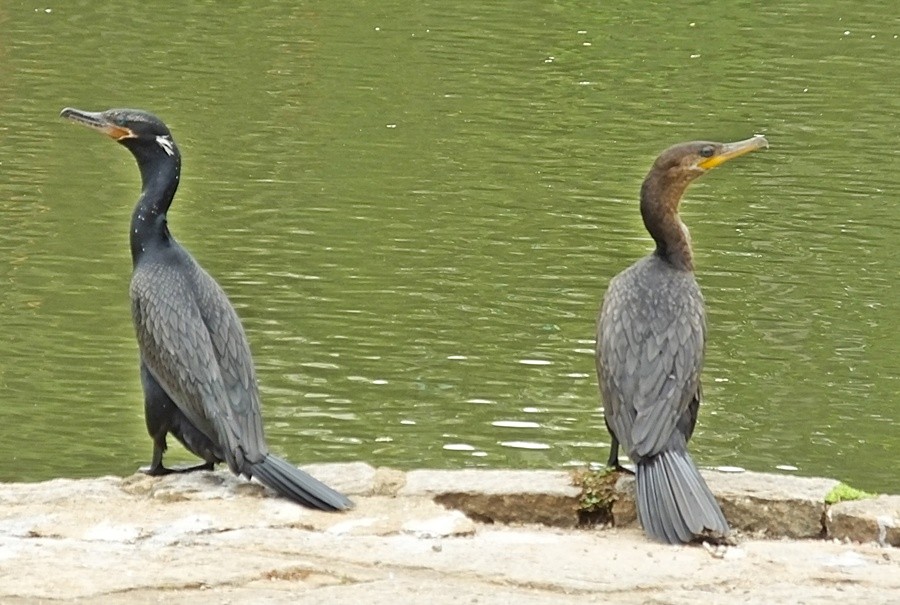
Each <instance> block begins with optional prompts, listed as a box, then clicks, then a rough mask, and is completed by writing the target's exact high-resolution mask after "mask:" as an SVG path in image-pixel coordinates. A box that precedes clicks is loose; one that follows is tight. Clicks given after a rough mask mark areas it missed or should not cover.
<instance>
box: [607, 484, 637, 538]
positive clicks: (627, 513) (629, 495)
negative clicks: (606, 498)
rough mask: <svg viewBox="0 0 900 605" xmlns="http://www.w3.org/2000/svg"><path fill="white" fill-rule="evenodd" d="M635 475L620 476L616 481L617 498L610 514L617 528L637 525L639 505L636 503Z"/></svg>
mask: <svg viewBox="0 0 900 605" xmlns="http://www.w3.org/2000/svg"><path fill="white" fill-rule="evenodd" d="M635 498H636V496H635V493H634V475H627V474H624V473H622V474H620V476H619V478H618V479H617V480H616V497H615V499H614V500H613V503H612V507H611V510H610V512H611V513H612V522H613V525H615V526H616V527H629V526H635V525H637V504H636V503H635Z"/></svg>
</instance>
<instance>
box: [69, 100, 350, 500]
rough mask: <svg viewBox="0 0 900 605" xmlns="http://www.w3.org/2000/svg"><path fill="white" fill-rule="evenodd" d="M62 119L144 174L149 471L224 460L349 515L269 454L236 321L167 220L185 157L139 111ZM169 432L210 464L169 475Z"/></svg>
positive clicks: (134, 242) (141, 306)
mask: <svg viewBox="0 0 900 605" xmlns="http://www.w3.org/2000/svg"><path fill="white" fill-rule="evenodd" d="M60 115H61V117H64V118H68V119H70V120H73V121H75V122H78V123H79V124H83V125H85V126H89V127H91V128H93V129H96V130H99V131H100V132H102V133H104V134H106V135H108V136H109V137H111V138H113V139H115V140H116V141H118V142H119V143H121V144H122V145H124V146H125V147H126V148H127V149H128V150H129V151H130V152H131V153H132V154H133V155H134V157H135V159H136V160H137V164H138V168H139V169H140V172H141V196H140V198H139V199H138V202H137V205H136V206H135V208H134V212H133V213H132V216H131V259H132V263H133V269H134V271H133V274H132V278H131V311H132V318H133V320H134V327H135V331H136V332H137V341H138V346H139V349H140V357H141V369H140V374H141V384H142V385H143V390H144V415H145V418H146V421H147V431H148V432H149V433H150V437H151V438H152V439H153V459H152V461H151V463H150V467H149V469H148V470H147V471H146V472H147V473H149V474H151V475H162V474H166V473H170V472H182V471H185V470H196V469H212V468H213V465H214V464H215V463H217V462H223V461H224V462H227V463H228V467H229V468H230V469H231V471H232V472H233V473H235V474H238V475H243V476H245V477H247V478H250V477H256V478H257V479H258V480H259V481H260V482H262V483H263V484H265V485H267V486H269V487H270V488H272V489H273V490H275V491H276V492H278V493H279V494H281V495H282V496H284V497H286V498H289V499H291V500H294V501H295V502H298V503H300V504H302V505H304V506H309V507H312V508H318V509H322V510H341V509H346V508H349V507H351V506H352V502H350V500H348V499H347V498H346V497H345V496H343V495H342V494H340V493H338V492H337V491H335V490H333V489H331V488H330V487H328V486H327V485H325V484H324V483H322V482H320V481H318V480H317V479H315V478H313V477H312V476H310V475H309V474H307V473H305V472H303V471H301V470H300V469H298V468H296V467H295V466H293V465H292V464H290V463H288V462H286V461H284V460H282V459H281V458H278V457H276V456H274V455H272V454H271V453H269V448H268V447H267V446H266V440H265V437H264V435H263V426H262V416H261V415H260V398H259V388H258V386H257V383H256V372H255V370H254V367H253V360H252V358H251V356H250V347H249V345H248V344H247V337H246V335H245V334H244V329H243V327H242V326H241V322H240V320H239V319H238V316H237V313H236V312H235V310H234V307H232V306H231V303H230V302H229V301H228V297H227V296H226V295H225V292H224V291H223V290H222V288H221V287H219V284H217V283H216V281H215V280H214V279H213V278H212V277H210V275H209V274H208V273H207V272H206V271H204V270H203V269H202V268H201V267H200V265H199V264H197V261H195V260H194V258H193V257H192V256H191V255H190V254H189V253H188V251H187V250H185V249H184V248H182V247H181V246H180V245H179V244H178V242H176V241H175V238H174V237H172V234H171V233H170V232H169V228H168V225H167V222H166V213H167V212H168V210H169V206H170V205H171V203H172V198H173V197H174V196H175V190H176V189H177V188H178V181H179V178H180V175H181V154H180V153H179V151H178V147H177V146H176V145H175V141H174V140H173V139H172V134H171V133H170V132H169V129H168V128H167V127H166V125H165V124H163V122H162V121H160V120H159V118H157V117H155V116H153V115H151V114H149V113H147V112H144V111H139V110H133V109H110V110H107V111H103V112H88V111H81V110H78V109H71V108H66V109H63V111H62V113H61V114H60ZM168 433H171V434H172V435H173V436H175V438H176V439H178V441H180V442H181V443H182V444H184V446H185V447H186V448H187V449H188V450H189V451H191V452H192V453H194V454H195V455H197V456H199V457H200V458H202V459H203V460H205V461H206V463H205V464H202V465H200V466H196V467H192V468H191V469H179V470H178V471H175V470H174V469H168V468H166V467H165V466H163V462H162V457H163V453H164V452H165V451H166V435H167V434H168Z"/></svg>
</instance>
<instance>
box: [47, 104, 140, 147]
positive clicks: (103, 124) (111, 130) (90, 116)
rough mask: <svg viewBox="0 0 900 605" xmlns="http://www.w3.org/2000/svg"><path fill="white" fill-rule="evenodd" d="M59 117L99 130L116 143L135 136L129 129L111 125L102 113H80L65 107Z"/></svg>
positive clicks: (78, 110) (77, 110)
mask: <svg viewBox="0 0 900 605" xmlns="http://www.w3.org/2000/svg"><path fill="white" fill-rule="evenodd" d="M59 117H61V118H66V119H67V120H72V121H73V122H78V123H79V124H83V125H84V126H87V127H88V128H93V129H94V130H99V131H100V132H102V133H103V134H105V135H106V136H108V137H110V138H113V139H115V140H117V141H121V140H122V139H128V138H132V137H134V136H135V135H134V132H132V130H131V129H130V128H125V127H124V126H119V125H118V124H113V123H112V122H110V121H109V119H107V117H106V116H105V115H103V112H100V111H81V110H80V109H75V108H73V107H66V108H65V109H63V110H62V111H61V112H60V114H59Z"/></svg>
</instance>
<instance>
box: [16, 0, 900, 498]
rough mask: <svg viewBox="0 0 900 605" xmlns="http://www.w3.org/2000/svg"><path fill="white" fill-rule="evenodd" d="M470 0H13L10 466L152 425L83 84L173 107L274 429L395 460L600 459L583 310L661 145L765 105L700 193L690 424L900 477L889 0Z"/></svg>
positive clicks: (215, 265)
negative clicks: (42, 1)
mask: <svg viewBox="0 0 900 605" xmlns="http://www.w3.org/2000/svg"><path fill="white" fill-rule="evenodd" d="M476 4H477V3H471V2H453V1H450V2H447V1H443V2H418V3H401V2H382V3H375V2H349V3H347V2H339V3H335V2H300V3H297V2H269V3H256V4H253V5H251V6H250V7H239V6H233V5H232V4H230V3H214V2H195V3H192V4H191V5H190V7H188V8H184V7H180V6H178V5H177V4H172V3H166V2H143V3H141V4H140V5H137V4H135V5H134V6H133V7H132V8H128V9H124V8H122V9H118V10H117V9H112V8H110V7H109V6H107V5H105V4H103V3H92V2H67V3H63V4H62V5H60V6H53V5H48V6H50V8H49V10H45V9H44V8H43V7H42V6H37V7H36V6H34V5H33V4H24V3H17V2H6V3H4V4H3V5H2V6H0V334H2V337H0V398H2V405H0V460H2V462H0V480H7V481H12V480H40V479H48V478H52V477H60V476H67V477H76V476H89V475H98V474H105V473H115V474H127V473H130V472H132V471H134V469H135V468H136V467H137V466H139V465H141V464H146V463H147V462H148V461H149V456H150V449H151V448H150V442H149V438H148V437H147V435H146V433H145V429H144V426H143V411H142V400H141V394H140V387H139V383H138V375H137V352H136V345H135V343H134V338H133V334H132V328H131V323H130V311H129V303H128V293H127V292H128V290H127V288H128V279H129V274H130V258H129V254H128V246H127V234H128V225H127V223H128V219H129V216H130V212H131V207H132V205H133V203H134V201H135V200H136V198H137V195H138V189H139V178H138V173H137V169H136V166H135V165H134V161H133V159H132V158H131V157H130V154H129V153H128V152H127V151H126V150H124V149H122V148H121V147H120V146H118V145H116V144H114V143H113V142H110V141H109V140H107V139H105V138H104V137H102V136H98V135H96V134H95V133H91V132H89V131H87V130H86V129H83V128H78V127H76V126H73V125H71V124H68V123H65V122H63V121H61V120H59V119H58V117H57V114H58V112H59V110H60V109H61V108H62V107H63V106H66V105H72V106H75V107H79V108H83V109H105V108H107V107H116V106H130V107H140V108H144V109H149V110H152V111H153V112H155V113H157V114H158V115H160V116H161V117H162V118H163V119H164V120H166V122H167V123H168V124H169V126H170V127H171V129H172V130H173V133H174V135H175V138H176V140H177V141H178V143H179V146H180V148H181V150H182V153H183V155H184V173H183V178H182V184H181V188H180V190H179V193H178V196H177V197H176V200H175V204H174V206H173V209H172V211H171V213H170V215H169V216H170V226H171V228H172V231H173V233H175V234H176V236H177V237H178V238H179V239H180V241H181V242H182V243H183V244H184V245H185V246H186V247H188V249H190V250H191V251H192V252H193V254H194V255H195V256H196V257H197V258H198V260H200V262H201V263H202V264H203V265H204V266H205V267H206V268H207V269H208V270H209V271H210V272H211V273H212V274H213V275H214V276H216V278H217V279H218V280H219V282H220V283H221V284H222V285H223V287H224V288H225V290H226V291H227V292H228V293H229V295H230V296H231V299H232V301H233V303H234V305H235V306H236V307H237V308H238V311H239V313H240V314H241V316H242V318H243V320H244V324H245V327H246V329H247V332H248V335H249V338H250V341H251V345H252V348H253V352H254V355H255V360H256V365H257V368H258V373H259V379H260V383H261V387H262V391H263V399H264V402H263V405H264V410H263V412H264V417H265V420H266V428H267V431H268V437H269V440H270V443H271V445H272V447H273V449H275V450H276V451H279V452H281V453H283V454H285V455H286V456H287V457H289V458H290V459H291V460H293V461H295V462H298V463H300V462H312V461H346V460H365V461H369V462H371V463H373V464H383V465H391V466H396V467H401V468H410V467H444V468H456V467H463V466H487V467H516V468H522V467H541V468H559V467H564V466H566V465H577V464H584V463H588V462H598V461H603V460H605V459H606V456H607V445H608V437H607V434H606V430H605V428H604V426H603V420H602V414H601V412H600V409H599V406H600V404H599V399H598V395H597V387H596V379H595V377H594V368H593V353H592V347H593V330H594V318H595V316H596V311H597V308H598V306H599V302H600V299H601V297H602V295H603V292H604V290H605V288H606V284H607V282H608V280H609V279H610V278H611V277H612V276H613V275H614V274H616V273H617V272H618V271H620V270H621V269H623V268H624V267H626V266H627V265H628V264H630V263H631V262H633V261H634V260H635V259H637V258H638V257H640V256H642V255H643V254H645V253H646V252H647V251H648V250H649V249H650V240H649V237H648V236H647V235H646V233H645V232H644V230H643V228H642V225H641V221H640V217H639V215H638V210H637V203H636V199H637V192H638V189H639V187H640V182H641V179H642V178H643V176H644V174H645V173H646V171H647V169H648V168H649V165H650V163H651V162H652V160H653V158H654V157H655V155H656V154H657V153H658V152H659V151H661V150H662V149H663V148H665V147H667V146H669V145H670V144H672V143H675V142H678V141H682V140H690V139H696V138H706V139H716V140H736V139H741V138H746V137H748V136H750V135H752V134H754V133H762V134H765V135H766V136H767V138H768V139H769V141H770V143H771V148H770V149H768V150H765V151H761V152H757V153H755V154H752V155H750V156H747V157H745V158H741V159H739V160H736V161H734V162H733V163H729V164H727V165H726V166H724V167H722V168H720V169H717V170H716V171H715V172H713V173H712V174H710V175H708V176H706V177H704V179H702V180H701V181H700V182H699V183H697V184H695V185H694V186H693V187H692V188H691V189H690V191H689V195H688V199H687V201H686V202H685V204H684V207H683V216H684V219H685V221H686V222H687V223H688V224H689V226H690V227H691V232H692V236H693V240H694V245H695V249H696V260H697V271H698V279H699V281H700V283H701V286H702V287H703V290H704V293H705V296H706V300H707V307H708V315H709V323H710V326H709V327H710V329H709V333H710V341H709V346H708V352H707V363H706V369H705V373H704V393H705V397H706V401H705V402H704V406H703V407H702V408H701V416H700V426H699V428H698V431H697V433H696V434H695V437H694V440H693V442H692V446H691V447H692V451H693V452H694V453H695V455H696V458H697V459H698V460H699V461H700V463H701V464H703V465H706V466H723V465H728V466H741V467H744V468H747V469H751V470H758V471H776V469H777V468H778V467H779V466H789V467H796V470H785V471H782V472H791V473H795V474H800V475H826V476H832V477H836V478H839V479H841V480H844V481H847V482H849V483H851V484H853V485H855V486H857V487H860V488H863V489H866V490H869V491H893V492H900V473H898V472H897V468H898V465H900V411H898V403H900V371H898V365H900V364H898V351H900V348H898V347H900V345H898V344H897V342H898V341H897V333H898V324H900V313H898V311H900V309H898V307H900V303H898V300H900V289H898V287H897V281H898V280H897V276H898V271H900V260H898V256H897V255H896V253H895V245H896V240H897V238H898V235H900V227H898V225H900V204H898V201H900V177H898V174H900V152H898V149H900V137H898V130H897V118H898V115H900V101H898V98H900V96H898V95H897V88H896V86H897V82H898V81H900V67H898V65H900V63H898V61H897V57H898V55H900V52H898V51H900V39H898V34H900V28H898V10H897V6H896V3H895V2H893V1H888V0H876V1H874V2H870V3H867V4H865V5H861V4H860V5H854V4H852V3H847V2H838V1H836V0H826V1H822V2H817V3H805V2H785V3H779V4H778V7H777V8H765V7H764V6H762V5H759V4H757V3H749V2H731V3H716V4H710V3H706V4H694V5H691V6H690V7H687V8H685V7H684V6H683V5H677V6H676V4H674V3H672V4H670V3H648V2H636V1H627V0H626V1H624V2H618V3H615V4H614V5H611V6H608V7H607V6H603V4H606V3H602V4H601V3H587V4H585V3H570V2H531V1H528V0H522V1H518V2H501V3H484V4H483V5H478V6H476ZM172 455H173V457H174V458H175V459H176V460H178V459H185V460H187V459H188V457H187V454H185V453H184V452H180V451H178V450H177V449H176V448H173V454H172Z"/></svg>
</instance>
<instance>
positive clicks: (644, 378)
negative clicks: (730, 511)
mask: <svg viewBox="0 0 900 605" xmlns="http://www.w3.org/2000/svg"><path fill="white" fill-rule="evenodd" d="M765 145H767V142H766V139H765V138H763V137H762V136H755V137H753V138H751V139H747V140H745V141H740V142H737V143H727V144H724V143H710V142H703V141H699V142H693V143H683V144H680V145H675V146H674V147H671V148H669V149H667V150H666V151H664V152H663V153H662V154H661V155H660V156H659V157H658V158H657V159H656V161H655V162H654V163H653V167H652V168H651V169H650V172H649V173H648V174H647V177H646V178H645V179H644V184H643V186H642V187H641V216H642V217H643V219H644V226H645V227H646V228H647V231H649V232H650V235H651V236H652V237H653V240H654V242H656V249H655V250H654V251H653V252H652V253H651V254H650V255H649V256H646V257H644V258H643V259H641V260H639V261H638V262H636V263H634V264H633V265H631V266H630V267H628V268H627V269H625V270H624V271H622V272H621V273H619V274H618V275H616V276H615V277H614V278H613V279H612V280H611V281H610V282H609V288H608V289H607V291H606V295H605V296H604V298H603V305H602V307H601V309H600V317H599V320H598V323H597V376H598V378H599V382H600V393H601V396H602V399H603V406H604V407H603V409H604V415H605V417H606V426H607V428H608V429H609V432H610V435H611V436H612V446H611V452H610V456H609V461H608V463H607V466H609V467H616V468H619V456H618V450H619V445H620V444H621V446H622V447H623V448H624V449H625V451H626V452H627V453H628V457H629V458H630V459H631V460H632V461H633V462H634V463H635V465H636V471H635V474H636V489H637V509H638V517H639V519H640V522H641V526H643V528H644V531H645V532H646V533H647V534H648V535H649V536H651V537H653V538H655V539H657V540H660V541H663V542H668V543H672V544H677V543H683V542H690V541H691V540H694V539H696V538H711V539H716V538H721V537H724V536H726V535H727V534H728V531H729V529H728V523H727V521H726V520H725V516H724V515H723V514H722V510H721V509H720V508H719V505H718V503H717V502H716V499H715V498H714V497H713V495H712V492H710V490H709V488H708V487H707V485H706V482H705V481H704V480H703V478H702V477H701V476H700V473H699V472H698V470H697V467H696V466H695V465H694V462H693V461H692V460H691V457H690V455H689V454H688V452H687V442H688V440H690V438H691V434H692V433H693V431H694V425H695V423H696V422H697V411H698V408H699V406H700V370H701V368H702V367H703V355H704V349H705V346H706V317H705V311H704V304H703V297H702V295H701V294H700V287H699V286H698V285H697V280H696V279H695V278H694V272H693V271H694V262H693V256H692V252H691V239H690V235H689V233H688V230H687V227H685V225H684V223H683V222H682V221H681V219H680V217H679V216H678V205H679V203H680V201H681V196H682V195H683V194H684V191H685V189H687V186H688V185H689V184H690V183H691V181H693V180H694V179H696V178H697V177H699V176H700V175H702V174H704V173H705V172H706V171H707V170H710V169H711V168H715V167H716V166H718V165H720V164H722V163H723V162H726V161H728V160H730V159H732V158H736V157H738V156H740V155H743V154H745V153H748V152H750V151H753V150H754V149H758V148H760V147H763V146H765Z"/></svg>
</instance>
